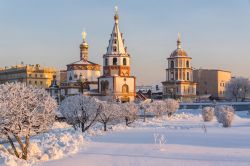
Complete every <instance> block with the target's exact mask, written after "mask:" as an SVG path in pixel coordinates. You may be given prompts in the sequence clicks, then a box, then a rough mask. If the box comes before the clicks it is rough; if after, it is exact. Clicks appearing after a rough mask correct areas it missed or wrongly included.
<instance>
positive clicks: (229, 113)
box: [215, 105, 234, 127]
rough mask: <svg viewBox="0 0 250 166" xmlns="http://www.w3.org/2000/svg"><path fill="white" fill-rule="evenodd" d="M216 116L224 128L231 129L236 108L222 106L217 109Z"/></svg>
mask: <svg viewBox="0 0 250 166" xmlns="http://www.w3.org/2000/svg"><path fill="white" fill-rule="evenodd" d="M215 116H216V118H217V120H218V122H219V123H222V124H223V127H230V126H231V124H232V121H233V118H234V108H233V107H232V106H226V105H220V106H216V107H215Z"/></svg>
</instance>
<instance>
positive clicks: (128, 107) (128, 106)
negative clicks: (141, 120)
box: [120, 102, 138, 126]
mask: <svg viewBox="0 0 250 166" xmlns="http://www.w3.org/2000/svg"><path fill="white" fill-rule="evenodd" d="M120 107H121V114H122V116H123V117H124V118H125V122H126V126H128V125H129V124H131V123H133V122H134V121H135V120H136V119H137V118H138V115H137V114H138V106H137V105H136V104H135V103H134V102H127V103H121V105H120Z"/></svg>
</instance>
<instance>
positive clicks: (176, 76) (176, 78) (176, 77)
mask: <svg viewBox="0 0 250 166" xmlns="http://www.w3.org/2000/svg"><path fill="white" fill-rule="evenodd" d="M175 80H178V72H177V71H176V72H175Z"/></svg>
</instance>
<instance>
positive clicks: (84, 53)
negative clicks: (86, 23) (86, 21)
mask: <svg viewBox="0 0 250 166" xmlns="http://www.w3.org/2000/svg"><path fill="white" fill-rule="evenodd" d="M86 36H87V33H86V32H85V31H83V32H82V44H81V45H80V60H84V61H87V60H88V57H89V51H88V50H89V45H88V43H87V41H86Z"/></svg>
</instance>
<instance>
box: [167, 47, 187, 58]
mask: <svg viewBox="0 0 250 166" xmlns="http://www.w3.org/2000/svg"><path fill="white" fill-rule="evenodd" d="M176 56H188V55H187V53H186V51H185V50H183V49H181V48H177V49H176V50H174V51H173V52H172V53H171V55H170V57H176Z"/></svg>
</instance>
